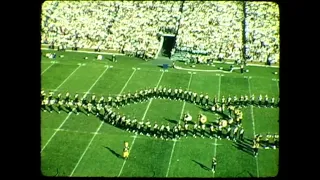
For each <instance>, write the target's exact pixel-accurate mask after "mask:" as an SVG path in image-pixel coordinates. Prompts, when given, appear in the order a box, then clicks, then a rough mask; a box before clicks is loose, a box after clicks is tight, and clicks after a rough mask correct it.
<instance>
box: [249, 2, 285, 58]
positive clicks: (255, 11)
mask: <svg viewBox="0 0 320 180" xmlns="http://www.w3.org/2000/svg"><path fill="white" fill-rule="evenodd" d="M245 12H246V21H245V22H246V25H245V28H246V29H245V32H246V34H245V37H246V43H245V51H246V56H247V60H248V61H260V62H265V61H266V60H267V59H268V60H269V61H273V63H275V62H279V58H280V57H279V53H280V46H279V43H280V39H279V22H280V21H279V9H278V6H277V4H276V3H273V2H246V6H245Z"/></svg>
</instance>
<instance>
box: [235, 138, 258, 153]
mask: <svg viewBox="0 0 320 180" xmlns="http://www.w3.org/2000/svg"><path fill="white" fill-rule="evenodd" d="M232 146H233V147H235V148H237V149H239V150H241V151H243V152H245V153H247V154H250V155H253V150H252V148H251V146H250V145H248V144H246V143H244V142H242V141H236V142H234V143H233V144H232Z"/></svg>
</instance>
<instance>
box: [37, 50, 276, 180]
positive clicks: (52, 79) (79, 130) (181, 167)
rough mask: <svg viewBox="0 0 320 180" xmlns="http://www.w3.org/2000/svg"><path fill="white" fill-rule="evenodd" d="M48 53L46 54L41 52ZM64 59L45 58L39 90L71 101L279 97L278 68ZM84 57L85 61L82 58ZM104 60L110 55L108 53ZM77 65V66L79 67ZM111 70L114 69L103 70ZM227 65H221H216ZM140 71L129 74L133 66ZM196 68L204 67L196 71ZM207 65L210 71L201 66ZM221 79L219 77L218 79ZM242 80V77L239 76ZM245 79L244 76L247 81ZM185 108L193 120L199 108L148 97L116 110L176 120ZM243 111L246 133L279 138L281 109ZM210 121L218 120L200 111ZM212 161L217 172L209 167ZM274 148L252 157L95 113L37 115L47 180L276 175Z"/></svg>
mask: <svg viewBox="0 0 320 180" xmlns="http://www.w3.org/2000/svg"><path fill="white" fill-rule="evenodd" d="M47 52H51V51H46V50H44V51H43V53H47ZM56 53H57V55H58V56H59V55H60V54H63V55H64V58H58V57H57V59H56V62H58V63H53V61H52V60H51V59H47V58H42V61H41V68H42V69H41V77H42V78H41V81H42V88H43V89H44V90H56V91H57V92H62V93H66V92H67V91H69V92H70V93H71V95H72V96H73V95H74V94H75V93H79V94H80V95H84V94H92V93H94V94H95V95H97V96H98V97H99V96H101V95H104V96H108V95H109V94H111V95H114V94H119V93H120V92H123V93H126V92H129V91H131V92H133V91H135V90H139V89H142V88H145V87H154V86H156V85H158V84H159V85H162V86H166V87H171V88H175V87H182V88H183V89H185V88H187V87H189V89H190V90H192V91H195V92H197V93H198V94H199V93H200V92H203V93H208V94H209V96H210V97H214V96H215V95H216V96H218V97H222V96H223V95H224V96H228V95H229V94H230V95H237V96H238V97H239V96H240V95H244V94H247V95H249V94H251V93H252V94H255V95H256V97H257V96H258V95H259V94H260V93H261V94H262V95H265V94H268V96H269V97H270V98H271V97H272V96H274V97H276V98H277V97H278V95H279V86H278V83H279V81H278V79H279V75H274V74H273V73H272V72H274V71H279V69H276V68H265V67H252V66H250V67H248V69H249V70H250V72H249V73H245V74H244V75H242V74H240V73H239V72H238V71H235V72H233V73H231V74H228V73H225V74H223V73H212V72H211V73H208V72H196V74H189V73H188V71H183V70H175V69H169V71H168V72H163V71H160V70H161V68H160V67H158V66H157V61H148V62H145V61H142V60H139V59H136V58H128V57H125V56H121V57H118V62H116V63H113V62H111V61H109V60H103V61H97V60H95V56H96V55H95V54H85V53H76V52H63V53H61V52H56ZM85 56H87V57H88V59H87V60H85V59H84V57H85ZM104 57H107V58H110V56H108V55H105V56H104ZM79 63H80V64H82V65H81V66H79V65H78V64H79ZM106 65H108V66H113V67H112V68H107V67H106ZM218 66H219V67H220V66H225V67H229V65H224V64H220V65H217V66H216V67H218ZM133 67H134V68H140V69H139V70H137V69H136V70H134V69H132V68H133ZM199 68H201V67H199ZM202 68H209V67H204V66H203V67H202ZM221 74H223V76H222V75H221ZM244 76H246V77H244ZM248 77H249V78H248ZM185 111H189V112H190V113H191V114H192V115H193V116H194V117H195V116H196V115H197V114H198V113H199V111H201V108H200V107H198V106H197V105H194V104H190V103H184V102H182V101H171V100H164V99H153V100H152V101H149V102H144V103H140V104H134V105H128V106H125V107H122V108H120V109H119V110H118V112H121V113H123V114H126V115H130V116H136V117H137V118H138V119H143V120H147V119H149V120H150V121H151V122H155V121H157V122H158V123H162V122H163V123H167V122H169V123H170V124H174V123H177V122H178V121H179V119H180V116H181V113H182V112H185ZM242 111H243V113H244V119H243V126H244V128H245V136H246V137H248V138H252V137H253V135H254V133H255V134H257V133H261V134H265V133H267V132H271V133H278V131H279V124H278V119H279V109H278V108H257V107H248V108H244V109H242ZM205 114H206V115H207V116H208V119H209V122H211V121H214V120H216V117H217V116H216V115H215V114H213V113H210V112H205ZM123 141H128V142H129V146H130V147H131V151H130V156H129V159H128V160H126V161H125V160H123V159H122V158H119V157H118V156H121V154H122V148H123ZM213 156H216V158H217V161H218V164H217V169H216V172H215V173H213V172H212V171H211V170H207V169H208V168H210V167H211V159H212V157H213ZM278 159H279V150H278V149H260V150H259V156H258V157H257V158H255V157H254V156H253V155H252V153H249V152H248V151H246V150H241V149H238V148H237V147H236V146H234V143H233V142H232V141H230V140H226V139H222V140H216V139H209V138H204V139H202V138H192V137H188V138H187V139H186V138H182V139H181V140H178V141H172V140H169V141H164V140H161V139H155V138H152V137H147V136H142V135H138V136H135V135H134V134H132V133H129V132H127V131H123V130H121V129H118V128H116V127H113V126H112V125H109V124H107V123H102V121H101V120H99V119H98V118H97V117H95V116H93V115H92V116H86V115H84V114H80V115H75V114H68V113H65V112H62V113H61V114H58V113H55V112H53V113H48V112H41V171H42V173H43V175H45V176H86V177H87V176H90V177H92V176H104V177H116V176H120V177H222V178H224V177H273V176H276V175H277V173H278Z"/></svg>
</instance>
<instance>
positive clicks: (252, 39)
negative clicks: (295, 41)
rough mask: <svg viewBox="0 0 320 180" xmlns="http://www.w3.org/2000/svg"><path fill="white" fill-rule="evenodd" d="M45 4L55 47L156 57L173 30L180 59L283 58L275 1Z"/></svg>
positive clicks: (45, 31) (46, 34)
mask: <svg viewBox="0 0 320 180" xmlns="http://www.w3.org/2000/svg"><path fill="white" fill-rule="evenodd" d="M42 9H43V10H42V22H41V25H42V29H41V32H42V34H41V37H42V38H41V43H42V44H48V45H50V47H51V48H54V47H58V48H59V49H66V48H72V49H75V50H76V49H78V48H79V49H83V48H85V49H95V50H97V51H100V50H113V51H115V52H118V53H123V54H126V55H129V56H138V57H141V58H155V57H157V52H159V49H160V48H161V47H162V44H161V41H160V39H161V38H160V37H159V34H174V35H176V42H175V47H174V49H173V52H175V55H176V57H178V59H194V60H196V61H197V62H202V63H207V62H210V61H211V60H219V59H220V60H223V59H227V60H238V59H242V60H243V59H246V60H248V61H257V62H266V61H267V59H268V60H269V61H270V62H272V63H276V62H279V53H280V47H279V9H278V7H277V5H276V4H275V3H273V2H246V3H245V4H244V3H243V2H237V1H203V2H197V1H81V2H79V1H46V2H45V3H44V4H43V7H42ZM243 54H244V57H245V58H244V57H243ZM173 60H174V58H173Z"/></svg>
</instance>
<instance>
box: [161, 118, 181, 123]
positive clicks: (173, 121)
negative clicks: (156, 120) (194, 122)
mask: <svg viewBox="0 0 320 180" xmlns="http://www.w3.org/2000/svg"><path fill="white" fill-rule="evenodd" d="M164 119H165V120H167V121H169V122H170V123H173V124H178V122H177V120H173V119H168V118H164Z"/></svg>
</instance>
